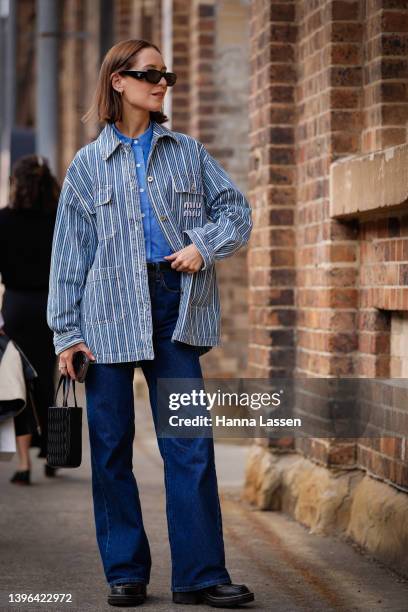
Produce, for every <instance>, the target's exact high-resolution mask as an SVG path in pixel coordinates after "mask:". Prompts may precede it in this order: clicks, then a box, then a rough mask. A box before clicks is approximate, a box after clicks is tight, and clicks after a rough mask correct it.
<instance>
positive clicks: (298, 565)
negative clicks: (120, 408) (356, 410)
mask: <svg viewBox="0 0 408 612" xmlns="http://www.w3.org/2000/svg"><path fill="white" fill-rule="evenodd" d="M81 387H82V386H81ZM80 402H81V405H82V406H84V400H83V397H81V399H80ZM85 420H86V419H85ZM85 425H86V424H85ZM136 431H137V434H136V440H135V453H134V467H135V473H136V477H137V480H138V485H139V489H140V497H141V503H142V510H143V516H144V522H145V527H146V531H147V534H148V537H149V540H150V545H151V551H152V560H153V567H152V574H151V582H150V585H149V587H148V594H149V598H148V600H147V602H146V604H145V605H144V606H142V608H146V609H150V610H152V611H154V612H156V611H157V612H163V611H165V610H178V611H179V610H180V609H183V607H182V606H179V605H175V604H172V603H171V592H170V551H169V545H168V537H167V525H166V516H165V497H164V482H163V469H162V461H161V457H160V454H159V451H158V448H157V442H156V439H155V436H154V433H153V429H152V422H151V416H150V409H149V407H148V405H146V403H143V402H142V401H138V400H137V399H136ZM87 435H88V433H87V429H86V426H85V427H84V458H83V464H82V466H81V467H80V468H78V469H75V470H61V471H60V474H59V476H58V477H57V478H55V479H46V478H45V477H44V476H43V471H42V470H43V462H42V461H41V462H40V460H38V459H36V458H35V457H36V454H37V452H36V449H32V457H33V464H34V465H33V474H32V480H33V482H34V484H33V486H32V487H27V488H25V487H17V486H14V485H11V484H9V482H8V481H9V478H10V476H11V474H12V473H13V471H14V469H15V465H16V460H13V462H11V463H2V462H0V491H1V498H0V550H1V553H0V555H1V556H0V610H1V611H2V612H3V611H9V610H19V611H20V610H21V611H23V610H27V611H31V610H44V611H45V610H47V611H57V610H58V612H61V611H62V610H75V611H81V612H82V611H85V610H94V611H98V612H99V611H103V610H113V609H114V608H112V607H110V606H108V604H107V603H106V596H107V592H108V588H107V585H106V583H105V580H104V576H103V572H102V566H101V563H100V560H99V552H98V550H97V546H96V540H95V532H94V523H93V510H92V503H91V502H92V500H91V487H90V465H89V449H88V444H87ZM246 453H247V447H246V446H242V445H239V446H236V445H233V444H231V443H228V444H221V443H217V444H216V456H217V473H218V480H219V485H220V494H221V503H222V510H223V527H224V536H225V546H226V558H227V567H228V570H229V572H230V574H231V577H232V579H233V581H234V582H237V583H245V584H247V585H248V586H249V587H250V588H251V589H252V590H253V591H254V592H255V602H254V603H252V604H249V605H247V606H245V608H246V609H248V610H255V609H256V610H274V611H276V612H298V611H303V610H305V611H306V610H313V611H314V610H322V611H323V610H324V611H325V612H327V611H331V610H342V611H344V612H351V611H354V610H355V611H367V612H368V611H369V612H373V611H384V612H385V611H387V612H390V611H392V612H406V610H407V609H408V585H407V582H406V581H403V580H401V579H399V578H398V577H397V576H396V575H395V574H393V573H391V572H390V571H388V570H386V569H385V568H383V567H381V566H380V565H379V564H378V563H376V562H373V561H371V560H370V559H369V558H367V557H365V556H362V555H361V554H360V553H359V552H358V551H357V550H355V549H354V548H353V547H351V546H350V545H348V544H346V543H344V542H341V541H339V540H336V539H334V538H324V537H321V536H316V535H310V534H309V533H308V532H307V530H306V529H304V528H303V527H302V526H301V525H298V524H297V523H295V522H294V521H292V520H290V519H288V518H286V517H285V516H283V515H280V514H279V513H274V512H260V511H256V510H253V509H252V508H250V507H248V506H247V505H245V504H243V503H242V502H240V499H239V494H240V486H241V483H242V480H243V474H244V465H245V457H246ZM10 593H26V594H29V593H32V594H36V593H40V594H41V593H71V594H72V603H59V604H56V605H54V604H52V603H44V604H33V603H30V604H28V603H25V604H11V603H9V594H10ZM117 609H119V608H117ZM188 609H189V610H190V609H191V607H188ZM194 609H195V610H197V612H199V611H200V610H204V609H209V608H207V607H206V606H196V607H195V608H194ZM241 609H244V607H243V608H241Z"/></svg>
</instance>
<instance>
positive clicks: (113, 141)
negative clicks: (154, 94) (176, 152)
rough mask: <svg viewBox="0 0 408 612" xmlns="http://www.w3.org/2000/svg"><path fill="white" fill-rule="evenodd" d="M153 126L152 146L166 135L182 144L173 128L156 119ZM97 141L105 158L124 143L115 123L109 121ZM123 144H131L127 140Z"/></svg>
mask: <svg viewBox="0 0 408 612" xmlns="http://www.w3.org/2000/svg"><path fill="white" fill-rule="evenodd" d="M151 128H152V130H153V136H152V143H151V147H152V148H153V146H154V145H155V143H156V142H157V141H158V140H159V139H160V138H164V137H169V138H172V139H173V140H175V141H176V142H177V143H178V144H180V140H179V137H178V136H177V135H176V134H175V132H173V131H172V130H170V129H168V128H165V127H164V126H163V125H162V124H160V123H157V122H156V121H151ZM145 133H146V132H145ZM122 136H123V135H122ZM124 138H127V137H126V136H124ZM131 140H132V139H131V138H129V141H130V142H131ZM97 143H98V145H99V148H100V150H101V154H102V158H103V159H104V160H107V159H108V157H110V156H111V155H112V153H113V152H114V151H115V150H116V149H117V148H118V146H119V145H120V144H121V143H122V140H121V139H120V138H119V136H118V134H117V130H115V128H114V126H113V124H112V123H107V124H106V125H105V127H104V128H103V130H102V132H101V133H100V134H99V136H98V138H97ZM123 144H124V145H125V146H129V145H128V144H127V143H125V142H123Z"/></svg>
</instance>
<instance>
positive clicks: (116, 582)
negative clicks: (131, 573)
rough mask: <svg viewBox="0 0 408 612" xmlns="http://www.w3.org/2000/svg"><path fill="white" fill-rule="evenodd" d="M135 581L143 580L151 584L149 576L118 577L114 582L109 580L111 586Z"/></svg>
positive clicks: (144, 582)
mask: <svg viewBox="0 0 408 612" xmlns="http://www.w3.org/2000/svg"><path fill="white" fill-rule="evenodd" d="M135 582H143V584H149V578H118V579H117V580H113V582H108V584H109V586H111V587H112V586H119V585H120V584H133V583H135Z"/></svg>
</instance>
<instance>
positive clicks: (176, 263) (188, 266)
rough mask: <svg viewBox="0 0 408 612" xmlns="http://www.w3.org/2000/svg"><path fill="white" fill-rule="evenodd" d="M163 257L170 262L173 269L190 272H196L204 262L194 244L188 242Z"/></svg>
mask: <svg viewBox="0 0 408 612" xmlns="http://www.w3.org/2000/svg"><path fill="white" fill-rule="evenodd" d="M164 259H167V261H170V262H172V263H171V267H172V268H173V270H177V272H189V273H190V274H193V273H194V272H198V271H199V270H200V268H201V266H202V265H203V263H204V259H203V258H202V256H201V254H200V251H199V250H198V249H197V247H196V246H195V244H189V245H188V246H186V247H184V249H181V250H180V251H176V252H175V253H172V254H171V255H165V257H164Z"/></svg>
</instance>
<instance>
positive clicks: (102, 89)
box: [82, 39, 169, 124]
mask: <svg viewBox="0 0 408 612" xmlns="http://www.w3.org/2000/svg"><path fill="white" fill-rule="evenodd" d="M146 47H153V49H156V51H158V52H159V53H161V51H160V49H159V48H158V47H157V46H156V45H154V44H153V43H151V42H149V41H148V40H143V39H139V40H138V39H130V40H123V41H121V42H119V43H117V44H116V45H114V46H113V47H111V49H109V51H108V52H107V54H106V55H105V57H104V60H103V62H102V66H101V69H100V71H99V76H98V83H97V86H96V90H95V95H94V99H93V102H92V106H91V108H90V109H89V111H88V112H87V113H86V114H85V115H84V116H83V117H82V121H83V122H86V121H88V120H89V119H91V117H93V116H95V115H97V117H98V119H99V122H100V123H103V124H105V123H114V122H115V121H121V119H122V100H121V95H120V93H119V92H117V91H116V90H115V89H114V88H113V87H112V83H111V76H112V74H113V73H114V72H118V71H119V70H129V69H130V68H131V67H132V64H133V63H134V61H135V58H136V56H137V54H138V53H139V51H141V50H142V49H145V48H146ZM150 119H151V120H152V121H156V122H157V123H165V121H168V120H169V119H168V117H166V115H165V114H164V113H162V112H150Z"/></svg>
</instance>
